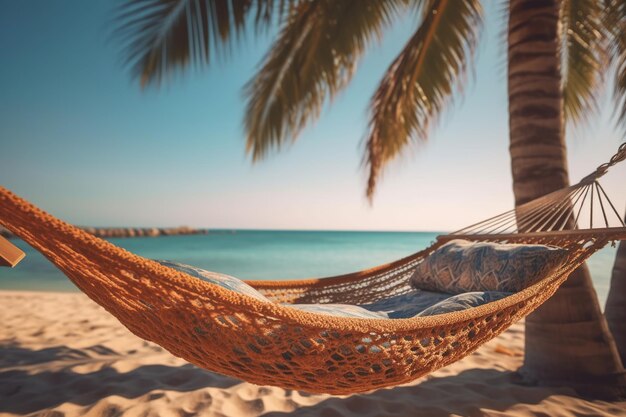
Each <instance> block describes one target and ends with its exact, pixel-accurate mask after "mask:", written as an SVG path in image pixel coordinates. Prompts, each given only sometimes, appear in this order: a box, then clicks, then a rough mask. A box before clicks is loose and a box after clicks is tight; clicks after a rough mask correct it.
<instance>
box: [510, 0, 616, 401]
mask: <svg viewBox="0 0 626 417" xmlns="http://www.w3.org/2000/svg"><path fill="white" fill-rule="evenodd" d="M559 22H560V20H559V0H511V1H510V5H509V26H508V88H509V132H510V133H509V135H510V148H509V149H510V154H511V165H512V172H513V191H514V194H515V204H516V205H520V204H523V203H525V202H528V201H530V200H532V199H535V198H537V197H540V196H542V195H544V194H547V193H549V192H551V191H554V190H557V189H560V188H563V187H566V186H567V185H568V184H569V179H568V172H567V159H566V150H565V141H564V123H563V121H564V118H563V96H562V91H561V72H560V53H559ZM525 352H526V353H525V358H524V366H523V368H522V370H521V373H522V375H523V376H524V378H525V379H526V380H527V381H531V382H537V383H542V384H543V383H546V384H553V383H559V384H563V383H567V384H568V385H571V386H574V387H576V388H578V389H579V390H581V391H584V392H585V393H586V394H590V395H602V394H608V395H610V396H614V395H615V393H617V395H620V394H621V393H622V392H621V391H620V386H621V387H626V379H625V378H624V377H623V368H622V364H621V360H620V358H619V355H618V353H617V348H616V346H615V342H614V340H613V338H612V336H611V334H610V332H609V331H608V326H607V323H606V321H605V319H604V317H603V316H602V313H601V311H600V306H599V303H598V299H597V296H596V293H595V291H594V289H593V286H592V283H591V278H590V276H589V271H588V269H587V268H586V266H582V267H581V268H579V269H578V270H576V271H575V272H574V273H573V274H572V275H571V276H570V278H569V279H568V280H567V282H566V283H565V284H564V285H563V286H562V288H561V289H560V290H559V291H558V292H557V293H556V294H555V295H554V297H552V298H551V299H550V300H548V302H546V303H545V304H544V305H543V306H541V307H540V308H539V309H538V310H537V311H536V312H535V313H533V314H532V315H530V316H529V317H528V318H527V319H526V351H525ZM596 384H599V385H596ZM609 386H612V387H611V388H607V387H609ZM596 387H597V388H598V390H594V388H596ZM596 391H597V392H596ZM624 392H625V393H626V390H625V391H624ZM611 394H613V395H611Z"/></svg>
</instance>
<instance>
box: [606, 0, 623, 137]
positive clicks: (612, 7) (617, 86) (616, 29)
mask: <svg viewBox="0 0 626 417" xmlns="http://www.w3.org/2000/svg"><path fill="white" fill-rule="evenodd" d="M605 3H606V13H605V19H604V24H605V28H606V33H607V34H608V35H609V37H610V39H609V40H610V44H609V57H610V61H611V64H612V65H611V67H612V69H613V70H614V71H615V80H614V86H613V98H614V100H615V104H616V109H615V111H616V114H617V118H618V123H620V124H621V125H622V126H624V127H626V0H605Z"/></svg>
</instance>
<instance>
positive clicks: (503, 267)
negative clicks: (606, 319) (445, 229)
mask: <svg viewBox="0 0 626 417" xmlns="http://www.w3.org/2000/svg"><path fill="white" fill-rule="evenodd" d="M566 259H567V251H566V250H564V249H562V248H559V247H555V246H546V245H521V244H514V243H506V244H504V243H494V242H471V241H467V240H462V239H457V240H452V241H450V242H448V243H446V244H445V245H443V246H441V247H440V248H438V249H437V250H435V251H434V252H433V253H431V254H430V255H428V256H427V257H426V259H424V260H423V261H422V262H420V263H419V264H418V265H417V267H416V268H415V272H414V273H413V275H412V276H411V278H410V282H411V284H412V285H413V287H415V288H419V289H423V290H429V291H441V292H447V293H450V294H460V293H466V292H472V291H505V292H518V291H521V290H523V289H524V288H527V287H529V286H531V285H533V284H535V283H536V282H538V281H540V280H541V279H543V278H545V277H546V276H547V275H549V274H551V273H552V272H554V271H555V270H557V269H558V268H560V267H561V266H562V265H563V263H564V262H565V261H566Z"/></svg>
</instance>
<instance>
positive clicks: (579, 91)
mask: <svg viewBox="0 0 626 417" xmlns="http://www.w3.org/2000/svg"><path fill="white" fill-rule="evenodd" d="M561 7H562V9H561V31H562V32H561V39H562V62H563V64H562V65H563V68H562V72H563V100H564V110H565V117H566V119H567V120H570V121H573V122H579V121H584V120H585V119H586V118H587V117H588V116H589V115H590V114H591V113H593V112H594V111H595V110H597V103H596V94H597V92H598V90H599V85H600V84H601V82H602V74H603V71H604V68H606V53H605V42H604V41H605V37H604V32H603V28H602V11H603V7H602V4H601V3H600V2H599V1H597V0H563V2H562V6H561Z"/></svg>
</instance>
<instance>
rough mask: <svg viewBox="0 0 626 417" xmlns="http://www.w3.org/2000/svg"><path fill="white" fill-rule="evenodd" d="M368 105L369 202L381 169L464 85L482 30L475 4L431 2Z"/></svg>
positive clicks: (420, 136)
mask: <svg viewBox="0 0 626 417" xmlns="http://www.w3.org/2000/svg"><path fill="white" fill-rule="evenodd" d="M421 12H422V15H423V20H422V22H421V25H420V26H419V28H418V29H417V31H416V32H415V34H414V35H413V36H412V37H411V39H410V40H409V42H408V43H407V45H406V46H405V47H404V49H403V50H402V52H401V53H400V55H399V56H398V57H397V58H396V59H395V60H394V62H393V63H392V64H391V66H390V67H389V69H388V70H387V72H386V74H385V76H384V78H383V80H382V81H381V83H380V85H379V87H378V89H377V91H376V93H375V95H374V97H373V98H372V102H371V117H370V129H369V134H368V136H367V139H366V156H365V164H366V166H367V167H368V170H369V178H368V183H367V196H368V198H369V199H370V200H371V198H372V196H373V194H374V190H375V188H376V183H377V180H378V178H379V176H380V174H381V171H382V169H383V168H384V166H385V165H386V164H387V163H388V162H390V161H391V160H393V159H394V158H395V157H397V156H398V154H399V153H400V152H401V151H402V150H403V149H404V148H405V147H406V146H407V145H408V144H409V143H411V141H413V140H425V139H426V137H427V134H428V130H429V127H430V126H431V125H432V124H433V122H434V121H435V120H436V119H437V118H438V116H439V115H440V114H441V112H442V111H443V109H444V107H445V105H446V104H447V103H448V102H449V101H450V100H451V99H452V94H453V92H454V90H455V88H460V87H461V86H462V81H463V79H464V77H463V76H464V74H465V72H466V68H467V66H468V63H469V62H470V61H471V56H472V55H473V51H474V49H475V46H476V43H477V40H478V34H479V32H480V28H481V26H482V9H481V6H480V3H479V1H478V0H455V1H450V0H431V1H428V2H426V4H425V5H424V7H423V8H422V11H421Z"/></svg>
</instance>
